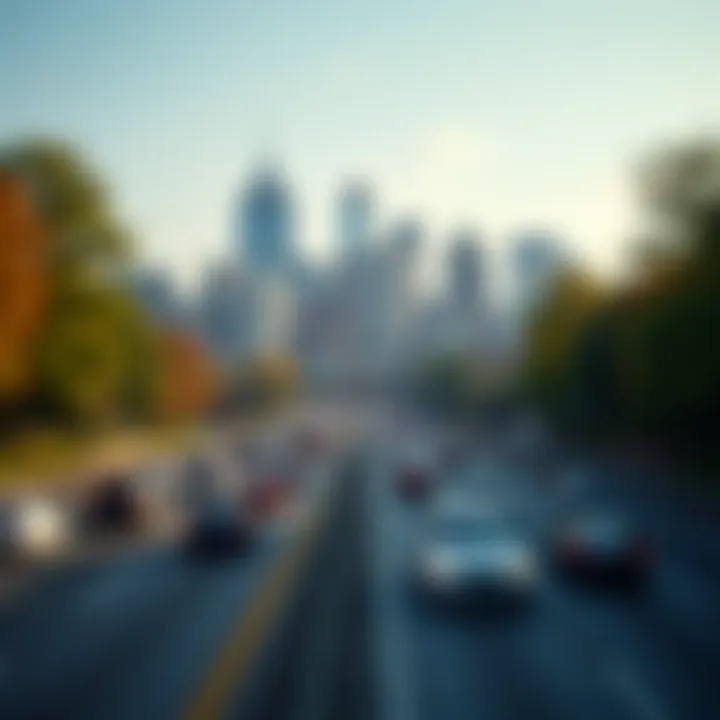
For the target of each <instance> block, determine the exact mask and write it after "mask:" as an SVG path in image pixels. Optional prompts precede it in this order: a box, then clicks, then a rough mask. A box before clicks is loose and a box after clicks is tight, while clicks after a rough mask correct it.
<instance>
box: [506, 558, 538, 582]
mask: <svg viewBox="0 0 720 720" xmlns="http://www.w3.org/2000/svg"><path fill="white" fill-rule="evenodd" d="M508 574H509V576H510V578H511V580H512V581H513V582H515V583H517V584H518V585H531V584H532V583H534V582H535V580H536V579H537V567H536V566H535V563H534V562H533V560H532V558H530V557H528V556H527V555H521V556H520V557H518V558H517V559H516V560H515V561H514V562H513V563H512V564H511V565H510V567H509V568H508Z"/></svg>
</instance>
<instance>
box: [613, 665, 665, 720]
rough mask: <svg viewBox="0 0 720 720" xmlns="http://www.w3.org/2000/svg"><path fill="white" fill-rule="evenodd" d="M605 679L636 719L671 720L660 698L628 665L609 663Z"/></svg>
mask: <svg viewBox="0 0 720 720" xmlns="http://www.w3.org/2000/svg"><path fill="white" fill-rule="evenodd" d="M604 678H605V681H606V682H607V684H608V687H609V688H610V690H611V691H612V692H613V693H614V695H615V697H616V698H617V700H618V701H620V702H621V703H622V704H623V705H624V706H625V707H626V708H627V709H628V710H629V711H630V712H631V713H632V714H633V715H634V716H635V717H637V718H640V720H670V718H669V714H668V712H667V711H666V709H665V707H664V706H663V703H662V701H661V700H660V698H658V697H657V695H655V693H654V692H653V691H652V690H651V689H650V688H649V687H648V686H647V684H646V683H643V682H642V681H641V679H640V678H639V676H638V675H637V673H635V672H633V670H632V668H630V666H629V665H628V664H627V663H625V662H623V661H622V660H618V661H614V662H610V663H608V664H607V666H606V667H605V673H604Z"/></svg>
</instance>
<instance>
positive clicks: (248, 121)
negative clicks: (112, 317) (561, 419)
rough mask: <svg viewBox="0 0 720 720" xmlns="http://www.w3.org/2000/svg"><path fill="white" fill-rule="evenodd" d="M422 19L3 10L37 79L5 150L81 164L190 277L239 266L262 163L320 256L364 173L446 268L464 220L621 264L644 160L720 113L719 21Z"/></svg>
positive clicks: (462, 7) (334, 11) (10, 99)
mask: <svg viewBox="0 0 720 720" xmlns="http://www.w3.org/2000/svg"><path fill="white" fill-rule="evenodd" d="M101 5H102V7H101ZM614 10H617V12H614ZM621 10H622V12H620V11H621ZM407 11H408V6H407V2H405V1H403V2H399V3H396V4H394V5H393V6H392V7H390V6H388V5H387V4H383V3H379V2H378V1H377V0H371V1H370V2H366V3H363V4H362V5H359V4H358V5H354V6H351V7H347V8H342V9H340V8H336V7H334V6H333V4H332V3H329V2H328V1H327V0H312V1H311V2H309V3H304V4H303V6H302V7H295V6H292V7H288V6H285V5H281V4H278V3H269V4H267V5H264V6H263V7H262V8H260V7H250V6H248V7H244V6H242V4H238V3H235V2H230V1H229V0H215V1H214V2H210V3H207V4H199V3H193V2H189V1H188V0H176V1H175V2H172V3H170V2H163V1H161V0H155V1H154V2H145V1H144V0H143V2H140V1H139V0H136V1H134V2H133V1H129V2H124V3H117V4H115V3H113V4H99V3H93V2H90V1H88V0H68V1H67V2H64V3H45V4H43V6H42V7H38V6H37V4H34V3H3V4H2V5H0V13H1V14H2V23H0V28H2V29H0V36H1V37H0V40H2V42H0V66H2V67H6V68H13V67H20V68H22V70H23V72H22V73H7V74H5V75H3V77H2V79H0V92H1V93H2V96H3V99H4V102H3V116H2V118H0V138H2V140H6V139H7V140H8V141H11V140H12V139H15V138H16V137H17V136H19V135H22V134H27V133H28V132H31V133H49V134H51V135H56V136H60V137H64V138H68V139H70V140H71V141H73V142H77V143H78V144H80V145H81V146H82V147H84V148H86V149H87V151H88V155H89V156H90V157H92V158H96V159H97V162H98V165H99V169H100V170H101V171H102V173H103V174H104V175H107V176H108V177H109V178H110V179H111V181H112V182H113V184H114V189H115V191H116V195H117V199H118V202H119V205H120V207H121V208H122V210H123V213H124V215H125V216H126V217H127V219H128V222H129V223H130V224H131V226H132V227H133V229H134V230H135V231H136V234H137V236H138V237H139V238H140V239H141V243H142V253H143V255H144V256H145V257H146V258H147V259H148V260H149V261H150V262H153V263H154V262H158V263H160V264H162V265H167V266H169V267H171V268H172V271H173V274H174V275H179V276H180V277H181V278H182V279H183V280H186V279H187V278H189V277H193V276H194V274H195V269H196V268H197V267H198V264H199V263H201V262H204V261H205V260H207V259H212V258H214V257H215V256H216V255H217V254H218V253H220V252H222V250H223V248H225V247H226V245H227V241H228V237H227V235H228V232H227V214H228V208H229V207H230V206H231V203H232V199H233V194H234V192H235V189H236V187H237V183H238V177H239V176H244V175H245V173H247V172H250V170H251V168H252V166H253V164H254V163H255V161H256V159H257V157H258V156H259V155H262V154H264V153H265V152H266V151H267V150H271V151H272V153H273V154H274V155H277V156H280V157H282V158H283V159H284V161H285V162H286V166H287V174H288V176H289V177H290V178H292V180H293V182H294V184H295V187H296V189H297V190H298V205H299V207H301V208H302V209H303V214H302V215H301V217H300V218H299V219H298V223H299V227H300V239H299V244H300V246H301V247H302V248H303V250H304V251H306V252H307V253H309V254H310V255H311V256H314V257H320V258H325V257H328V256H329V254H330V252H331V250H332V247H333V242H332V214H331V211H330V205H331V197H332V196H333V194H334V191H335V189H336V183H337V182H338V181H339V180H340V179H341V178H342V177H344V176H345V175H346V174H347V173H353V174H362V175H366V176H368V177H371V178H372V179H373V181H374V182H375V184H376V185H377V187H378V188H379V192H380V195H381V197H382V199H383V201H382V203H381V204H380V207H379V208H378V210H379V215H380V219H381V220H387V219H388V218H392V217H394V216H396V215H398V214H402V213H406V212H419V213H421V214H422V215H423V217H425V218H426V220H427V223H428V227H429V231H430V232H429V236H430V238H431V242H430V247H429V251H430V252H435V251H437V249H438V247H439V246H440V244H441V243H442V242H443V241H444V238H446V236H447V234H448V233H449V232H450V231H451V230H452V227H453V225H454V224H455V223H462V224H470V225H478V226H480V227H481V228H482V231H483V235H484V237H486V238H487V241H488V243H489V244H490V245H491V246H492V248H493V249H496V250H497V249H500V248H503V249H505V248H506V244H507V239H508V238H509V237H510V236H511V234H512V233H513V232H514V231H520V230H522V229H523V227H525V226H526V225H530V226H537V225H539V226H547V227H549V228H551V229H552V230H553V231H557V232H558V233H559V234H561V235H563V236H564V237H567V238H569V239H570V241H571V242H572V243H574V246H575V249H576V250H577V251H578V252H579V254H581V255H582V256H583V257H584V258H586V259H587V261H588V262H589V263H590V264H591V265H593V266H595V267H598V268H600V269H602V270H604V271H608V270H609V269H612V268H613V267H616V266H617V264H618V263H619V262H620V261H621V260H622V257H623V255H622V248H623V245H624V241H625V239H626V238H627V237H628V236H629V235H631V234H632V233H633V230H634V227H633V223H634V213H633V210H632V207H631V202H630V200H631V197H632V178H631V177H630V175H629V172H630V171H631V170H632V163H633V162H634V161H635V160H636V159H637V158H638V157H639V156H640V155H641V154H642V153H643V152H645V151H646V150H647V149H652V148H653V147H654V146H655V145H656V144H662V143H664V142H666V141H667V140H672V139H675V138H677V137H679V136H684V135H689V134H693V133H696V132H702V131H705V130H708V129H710V128H712V127H713V126H715V124H716V123H715V121H716V120H717V118H718V117H719V116H720V100H718V99H717V96H716V94H714V93H712V92H711V91H709V90H708V88H707V86H706V83H705V81H704V80H703V77H704V73H703V70H705V69H707V67H711V66H712V65H713V64H717V61H718V60H720V58H719V57H718V55H719V53H720V49H719V48H718V46H717V43H716V42H715V38H714V33H713V28H714V27H716V26H717V21H718V20H720V10H718V9H717V8H716V7H715V6H714V4H712V3H710V2H709V1H703V2H696V3H694V4H693V7H692V11H690V10H689V9H687V8H686V7H684V6H683V5H681V4H680V3H674V2H666V3H657V2H652V3H651V2H649V1H648V0H635V1H634V2H623V3H616V4H615V5H613V4H612V3H610V4H609V5H608V3H577V2H569V1H565V0H563V1H561V0H556V1H555V2H551V3H546V4H544V5H543V7H542V8H538V7H536V6H534V4H533V3H530V2H527V1H525V2H521V1H520V0H513V1H512V2H507V3H503V4H502V6H498V7H492V8H489V7H482V6H479V5H478V4H477V3H472V2H469V0H468V1H467V2H452V3H450V4H444V5H443V6H442V7H440V6H438V5H436V4H434V3H430V2H427V1H426V2H421V3H419V4H417V5H416V6H413V13H412V15H411V17H410V19H409V15H408V12H407ZM648 13H652V17H653V23H652V24H650V25H648V23H647V22H646V18H647V15H648ZM459 20H462V22H458V21H459ZM369 48H372V52H370V51H369ZM89 59H91V61H88V60H89ZM538 59H540V61H538ZM705 74H706V73H705Z"/></svg>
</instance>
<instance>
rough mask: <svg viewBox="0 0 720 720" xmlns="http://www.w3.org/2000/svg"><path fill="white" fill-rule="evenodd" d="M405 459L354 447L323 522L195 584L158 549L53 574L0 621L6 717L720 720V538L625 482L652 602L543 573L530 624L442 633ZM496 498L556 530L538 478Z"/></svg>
mask: <svg viewBox="0 0 720 720" xmlns="http://www.w3.org/2000/svg"><path fill="white" fill-rule="evenodd" d="M376 429H377V428H376ZM360 441H362V442H360ZM393 447H394V445H393V439H392V436H391V435H390V434H389V433H387V432H385V431H384V430H383V429H380V430H379V431H377V432H375V433H373V436H372V437H370V436H367V437H365V436H363V437H362V438H358V443H357V444H356V449H355V450H354V451H353V453H352V456H351V457H350V456H347V457H346V456H343V460H342V462H341V463H337V464H333V465H328V466H327V477H328V481H327V484H326V485H325V486H324V487H325V492H324V494H322V498H323V501H322V502H321V501H320V500H318V497H320V495H318V496H317V497H314V498H313V500H312V502H309V504H308V505H307V507H308V508H309V512H308V517H311V518H313V520H312V522H309V523H305V524H303V523H296V524H292V523H285V524H282V523H280V524H276V525H274V526H271V527H268V528H267V530H266V531H265V532H264V534H263V537H262V538H261V540H260V542H259V545H258V547H257V548H256V549H255V551H254V552H253V553H252V554H250V555H248V556H247V557H236V558H229V559H227V560H223V561H218V562H208V563H200V564H198V563H192V562H188V560H187V558H185V557H184V556H183V555H182V554H181V553H180V552H178V548H177V547H176V544H174V543H172V542H169V541H165V542H163V543H155V544H151V545H148V546H144V547H139V548H135V549H133V550H127V551H125V552H123V553H120V554H119V555H114V556H112V557H107V558H101V559H96V560H94V561H92V562H88V563H80V564H77V565H76V566H72V567H68V568H65V569H63V570H60V569H59V570H58V571H57V572H56V573H54V574H50V575H49V576H48V577H47V578H45V579H44V581H43V582H41V583H40V584H38V585H37V586H35V587H34V588H33V590H32V592H30V593H29V594H28V595H27V596H25V597H24V599H23V601H22V602H17V603H15V604H13V606H12V607H10V608H6V609H5V610H4V612H3V614H2V616H0V717H2V718H4V719H5V718H11V719H14V718H74V719H84V718H103V719H105V718H110V719H118V720H121V719H126V718H132V719H133V720H136V719H141V720H142V719H143V718H148V719H151V718H152V719H153V720H157V719H164V718H168V719H169V720H170V719H173V718H188V719H194V718H211V717H218V718H219V717H229V718H234V717H237V718H240V717H242V718H252V719H254V718H257V720H265V719H272V720H283V719H286V718H287V719H289V718H293V719H295V718H305V719H308V720H310V719H312V720H322V719H324V718H342V719H348V720H361V718H370V719H374V718H378V720H440V719H442V720H445V719H448V718H452V719H453V720H454V719H457V720H463V719H465V718H483V719H489V720H516V719H517V720H522V719H523V718H528V719H532V720H536V719H543V718H547V719H548V720H555V719H557V720H564V719H566V718H567V719H573V720H575V719H577V718H582V720H594V719H597V720H607V719H609V718H618V719H620V720H624V719H627V720H686V719H688V718H691V719H692V720H705V718H707V719H708V720H711V719H712V718H716V717H720V683H718V681H717V678H718V677H720V624H719V623H718V622H717V619H718V617H719V614H718V611H717V608H718V607H720V565H718V563H717V562H715V559H716V558H718V557H720V555H718V553H719V552H720V531H719V530H718V528H717V527H716V526H714V525H713V524H712V522H711V520H710V518H708V517H706V516H704V515H702V514H697V515H695V514H694V513H695V511H694V510H692V509H691V508H689V507H688V508H686V507H684V506H681V505H680V504H679V503H678V502H673V501H670V500H668V498H667V497H666V496H661V495H659V494H658V496H657V497H655V496H654V495H653V494H652V492H651V490H650V489H649V488H648V487H647V486H646V485H638V486H637V487H634V486H632V484H629V483H627V482H618V475H617V473H616V474H615V475H614V476H613V477H612V478H609V479H608V480H607V483H606V485H605V486H604V488H605V490H606V492H607V493H608V494H609V495H610V496H612V497H613V498H614V499H615V500H616V501H617V502H618V503H620V504H622V505H623V506H625V507H627V508H629V509H630V510H632V511H633V512H634V513H635V514H636V515H637V516H638V517H639V518H641V520H642V521H643V522H644V523H645V524H646V525H647V527H648V528H649V529H650V531H651V533H652V536H653V538H654V541H655V545H656V553H657V558H656V559H657V568H656V573H655V574H654V576H653V578H652V581H651V583H650V585H649V587H648V588H646V590H645V591H644V592H643V593H642V594H640V595H625V594H607V593H603V592H596V591H589V590H580V589H578V588H575V587H573V586H571V585H569V584H568V583H567V582H565V581H564V580H562V579H560V578H558V577H556V576H555V575H554V574H553V573H552V572H550V571H549V570H548V572H547V573H545V575H544V577H543V579H542V581H541V583H540V586H539V588H538V593H537V597H536V598H535V602H534V604H533V605H532V606H531V607H530V608H528V612H526V613H522V614H519V615H517V616H508V617H504V618H501V619H500V618H497V617H493V616H488V615H484V614H482V613H471V614H467V613H463V614H458V613H453V612H445V611H443V610H442V609H440V608H428V607H427V606H426V605H425V604H422V603H419V602H417V599H416V598H415V597H414V596H413V595H412V594H411V593H410V592H409V590H408V569H409V564H410V557H411V554H412V552H413V550H414V548H415V547H416V543H417V539H418V533H419V531H420V528H421V510H420V509H419V508H418V507H415V506H409V505H408V504H406V503H405V502H403V501H402V500H401V499H400V498H398V496H397V494H396V492H395V489H394V486H393V483H392V467H393V465H392V458H393ZM589 467H590V470H593V471H594V475H596V476H597V479H595V480H594V482H602V481H603V479H602V475H603V473H605V472H608V471H607V469H602V470H601V469H599V466H597V467H596V466H594V465H590V466H589ZM487 477H492V478H494V480H493V484H492V485H489V486H488V488H489V489H488V490H487V492H489V493H495V492H497V493H500V494H501V496H502V497H505V496H508V497H509V496H512V497H513V498H514V500H513V502H516V503H518V504H519V506H521V507H523V508H525V509H526V513H525V514H524V516H523V517H524V518H525V521H526V522H527V523H528V527H529V528H530V529H532V530H535V529H540V528H542V527H543V523H544V522H546V518H547V516H548V503H549V502H550V500H549V499H548V498H547V497H545V496H544V495H543V493H542V492H540V491H539V490H538V487H537V485H536V484H535V483H533V480H532V477H531V476H525V475H523V474H522V473H520V472H518V471H516V470H515V471H511V470H510V469H509V468H507V467H503V465H502V463H500V462H499V461H496V460H495V459H494V458H493V457H492V453H491V452H490V453H488V452H487V450H486V451H483V453H482V454H480V453H478V454H477V456H476V457H474V458H473V460H472V462H471V464H470V466H469V467H468V469H467V471H466V480H465V482H469V483H474V482H475V483H483V482H485V480H484V479H483V478H487ZM493 488H497V489H493ZM308 528H312V532H310V531H309V530H308ZM303 538H306V540H303Z"/></svg>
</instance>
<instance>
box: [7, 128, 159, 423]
mask: <svg viewBox="0 0 720 720" xmlns="http://www.w3.org/2000/svg"><path fill="white" fill-rule="evenodd" d="M0 163H2V165H3V166H5V167H6V168H8V169H9V170H10V172H12V173H13V174H14V175H15V176H17V177H20V178H22V180H23V181H24V183H25V185H26V186H27V187H29V188H30V191H31V194H32V197H33V202H34V206H35V208H36V210H37V212H38V214H39V216H40V217H41V218H42V221H43V223H44V226H45V227H46V228H47V231H48V235H49V278H48V301H47V308H48V309H47V312H46V316H45V318H44V320H43V323H42V326H41V328H40V332H39V338H38V343H37V353H36V358H35V362H34V368H35V372H36V378H35V391H36V395H37V398H38V401H37V404H38V405H39V406H41V407H50V408H52V409H53V410H54V411H56V412H59V413H60V414H61V415H62V416H63V417H66V418H68V419H72V420H74V421H76V422H79V423H81V424H84V425H87V424H92V423H97V422H105V421H108V420H110V419H113V418H117V417H126V416H136V415H137V414H140V413H142V412H145V411H147V409H148V408H149V407H150V405H151V403H152V397H153V393H154V384H155V382H156V380H157V373H158V370H157V346H156V343H155V342H154V340H153V336H152V335H153V334H152V330H151V328H150V327H149V325H148V322H147V319H146V318H145V317H144V316H143V314H142V313H141V312H140V311H139V309H138V308H137V307H136V306H135V305H134V303H133V302H132V301H131V299H130V298H129V297H128V294H127V292H126V291H125V288H124V284H123V283H124V277H126V275H127V272H128V271H129V269H130V267H131V266H130V262H131V260H132V242H131V238H130V235H129V233H128V232H127V230H126V229H125V227H124V226H123V225H122V223H120V222H119V220H118V219H117V217H116V216H115V214H114V212H113V208H112V202H111V196H110V193H109V190H108V187H107V186H106V184H105V183H104V182H103V181H102V180H101V178H100V175H99V173H98V172H97V170H96V169H95V168H94V167H93V166H92V165H91V163H89V162H88V160H87V159H86V157H85V156H84V155H83V153H82V152H81V151H80V150H79V148H77V147H75V146H72V145H70V144H67V143H65V142H63V141H58V140H55V139H42V138H40V139H31V140H27V141H21V142H18V143H16V144H15V145H13V146H12V147H9V148H7V149H6V150H5V152H4V153H2V155H1V156H0Z"/></svg>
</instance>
